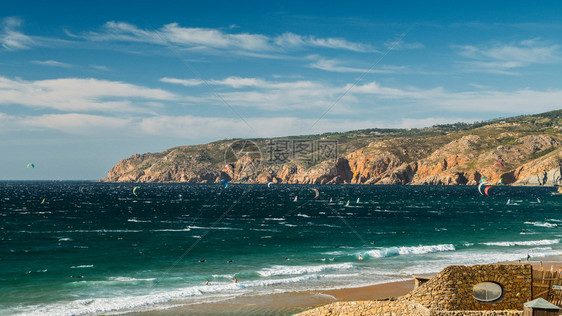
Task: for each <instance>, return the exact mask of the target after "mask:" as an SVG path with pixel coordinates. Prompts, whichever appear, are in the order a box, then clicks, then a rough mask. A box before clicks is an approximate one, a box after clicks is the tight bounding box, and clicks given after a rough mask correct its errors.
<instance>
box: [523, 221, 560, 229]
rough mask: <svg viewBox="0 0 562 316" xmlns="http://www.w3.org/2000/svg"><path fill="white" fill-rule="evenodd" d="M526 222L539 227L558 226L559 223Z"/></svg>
mask: <svg viewBox="0 0 562 316" xmlns="http://www.w3.org/2000/svg"><path fill="white" fill-rule="evenodd" d="M524 224H527V225H533V226H537V227H548V228H553V227H558V225H557V224H552V223H549V222H525V223H524Z"/></svg>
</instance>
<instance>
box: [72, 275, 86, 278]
mask: <svg viewBox="0 0 562 316" xmlns="http://www.w3.org/2000/svg"><path fill="white" fill-rule="evenodd" d="M70 277H71V278H77V279H82V278H83V276H81V275H77V276H74V275H71V276H70Z"/></svg>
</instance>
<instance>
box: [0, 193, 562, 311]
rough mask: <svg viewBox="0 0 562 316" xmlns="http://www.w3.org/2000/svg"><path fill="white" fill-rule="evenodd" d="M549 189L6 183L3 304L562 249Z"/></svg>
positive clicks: (174, 299)
mask: <svg viewBox="0 0 562 316" xmlns="http://www.w3.org/2000/svg"><path fill="white" fill-rule="evenodd" d="M135 186H139V188H138V189H137V190H136V191H135V193H136V195H135V194H133V189H134V187H135ZM313 188H316V189H318V190H319V192H320V195H319V197H318V198H316V199H315V198H314V196H315V193H314V191H313V190H312V189H313ZM553 191H554V190H553V189H552V188H530V187H508V186H495V187H493V188H492V189H490V191H489V193H490V196H489V197H487V196H482V195H481V194H479V193H478V190H477V188H476V187H470V186H469V187H463V186H459V187H452V186H443V187H442V186H355V185H315V186H308V185H280V184H274V185H272V186H271V187H270V188H268V186H267V185H241V184H230V185H228V187H227V188H224V186H223V185H221V184H205V185H202V184H140V185H139V184H113V183H92V182H0V210H1V211H0V215H1V217H0V238H1V239H0V240H1V246H0V293H2V295H0V314H2V315H12V314H37V315H81V314H88V313H120V312H124V311H130V310H146V309H158V308H162V306H167V305H169V304H175V305H178V304H191V303H194V302H206V301H217V300H221V299H225V298H230V297H233V296H239V295H252V294H267V293H279V292H285V291H295V290H310V289H328V288H341V287H356V286H360V285H370V284H376V283H382V282H389V281H394V280H398V279H402V278H405V277H407V276H409V275H412V274H420V273H432V272H438V271H439V270H441V269H442V268H443V267H445V266H447V265H451V264H480V263H492V262H499V261H506V260H517V259H523V258H526V257H527V254H530V255H531V256H532V257H539V256H545V255H557V254H559V252H560V250H561V249H562V246H561V244H560V239H561V238H562V232H561V227H562V214H561V213H560V209H561V207H560V206H561V205H562V197H561V196H557V195H552V194H551V193H552V192H553ZM180 195H181V197H180ZM295 196H297V197H298V198H297V200H296V201H295ZM330 199H331V200H332V202H330ZM347 201H349V205H348V206H346V203H347ZM508 201H509V203H508ZM373 243H374V244H373ZM359 256H361V257H362V260H359ZM203 260H205V261H204V262H200V261H203ZM231 260H232V261H231ZM230 261H231V262H230ZM71 276H73V277H71ZM234 278H236V279H237V280H238V283H234V282H233V281H232V280H233V279H234ZM207 280H209V282H210V285H206V281H207Z"/></svg>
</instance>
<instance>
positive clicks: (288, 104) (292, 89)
mask: <svg viewBox="0 0 562 316" xmlns="http://www.w3.org/2000/svg"><path fill="white" fill-rule="evenodd" d="M160 81H162V82H167V83H173V84H180V85H184V86H198V85H203V84H205V82H204V81H202V80H199V79H176V78H162V79H160ZM206 82H207V84H209V85H210V86H221V87H228V88H232V89H234V90H226V91H225V90H221V91H220V92H218V91H217V94H213V93H210V94H209V95H208V96H206V97H202V99H201V100H200V102H198V103H201V102H207V103H208V102H213V103H214V104H216V105H226V104H224V102H223V100H224V101H225V102H226V103H227V104H228V105H230V106H239V107H252V108H258V109H261V110H266V111H281V110H295V109H310V108H316V109H318V108H324V107H327V106H328V105H329V104H331V103H332V102H334V100H335V99H336V96H337V95H338V94H341V93H342V92H343V90H341V88H338V87H334V86H331V85H328V84H325V83H321V82H314V81H307V80H299V81H292V82H279V81H267V80H264V79H259V78H242V77H228V78H226V79H223V80H214V79H211V80H208V81H206ZM349 99H350V100H352V99H353V98H349ZM347 101H349V100H345V101H343V102H342V104H345V103H346V102H347Z"/></svg>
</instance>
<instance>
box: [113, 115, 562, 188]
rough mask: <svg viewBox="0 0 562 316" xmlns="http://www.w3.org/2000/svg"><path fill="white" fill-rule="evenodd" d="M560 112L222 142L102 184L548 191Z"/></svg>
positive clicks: (153, 160)
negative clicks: (481, 186)
mask: <svg viewBox="0 0 562 316" xmlns="http://www.w3.org/2000/svg"><path fill="white" fill-rule="evenodd" d="M561 129H562V111H553V112H548V113H542V114H537V115H531V116H521V117H514V118H508V119H501V120H494V121H489V122H480V123H475V124H466V123H457V124H449V125H439V126H433V127H429V128H424V129H409V130H404V129H387V130H382V129H369V130H361V131H353V132H347V133H330V134H323V135H311V136H303V137H288V138H275V139H248V140H223V141H217V142H213V143H209V144H204V145H197V146H181V147H176V148H171V149H168V150H166V151H164V152H161V153H148V154H142V155H139V154H136V155H133V156H131V157H129V158H127V159H124V160H122V161H120V162H119V163H118V164H117V165H116V166H115V167H113V168H112V169H111V171H110V172H109V174H108V176H107V177H106V178H105V179H103V180H102V181H111V182H198V183H207V182H219V181H220V180H221V179H224V180H227V181H233V182H238V183H268V182H274V183H308V184H323V183H328V184H329V183H351V184H427V185H435V184H437V185H474V184H477V183H478V182H479V181H480V179H482V178H483V177H486V178H487V181H488V182H490V183H499V182H501V183H503V184H514V185H554V184H559V183H560V182H562V176H561V173H562V134H561Z"/></svg>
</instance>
